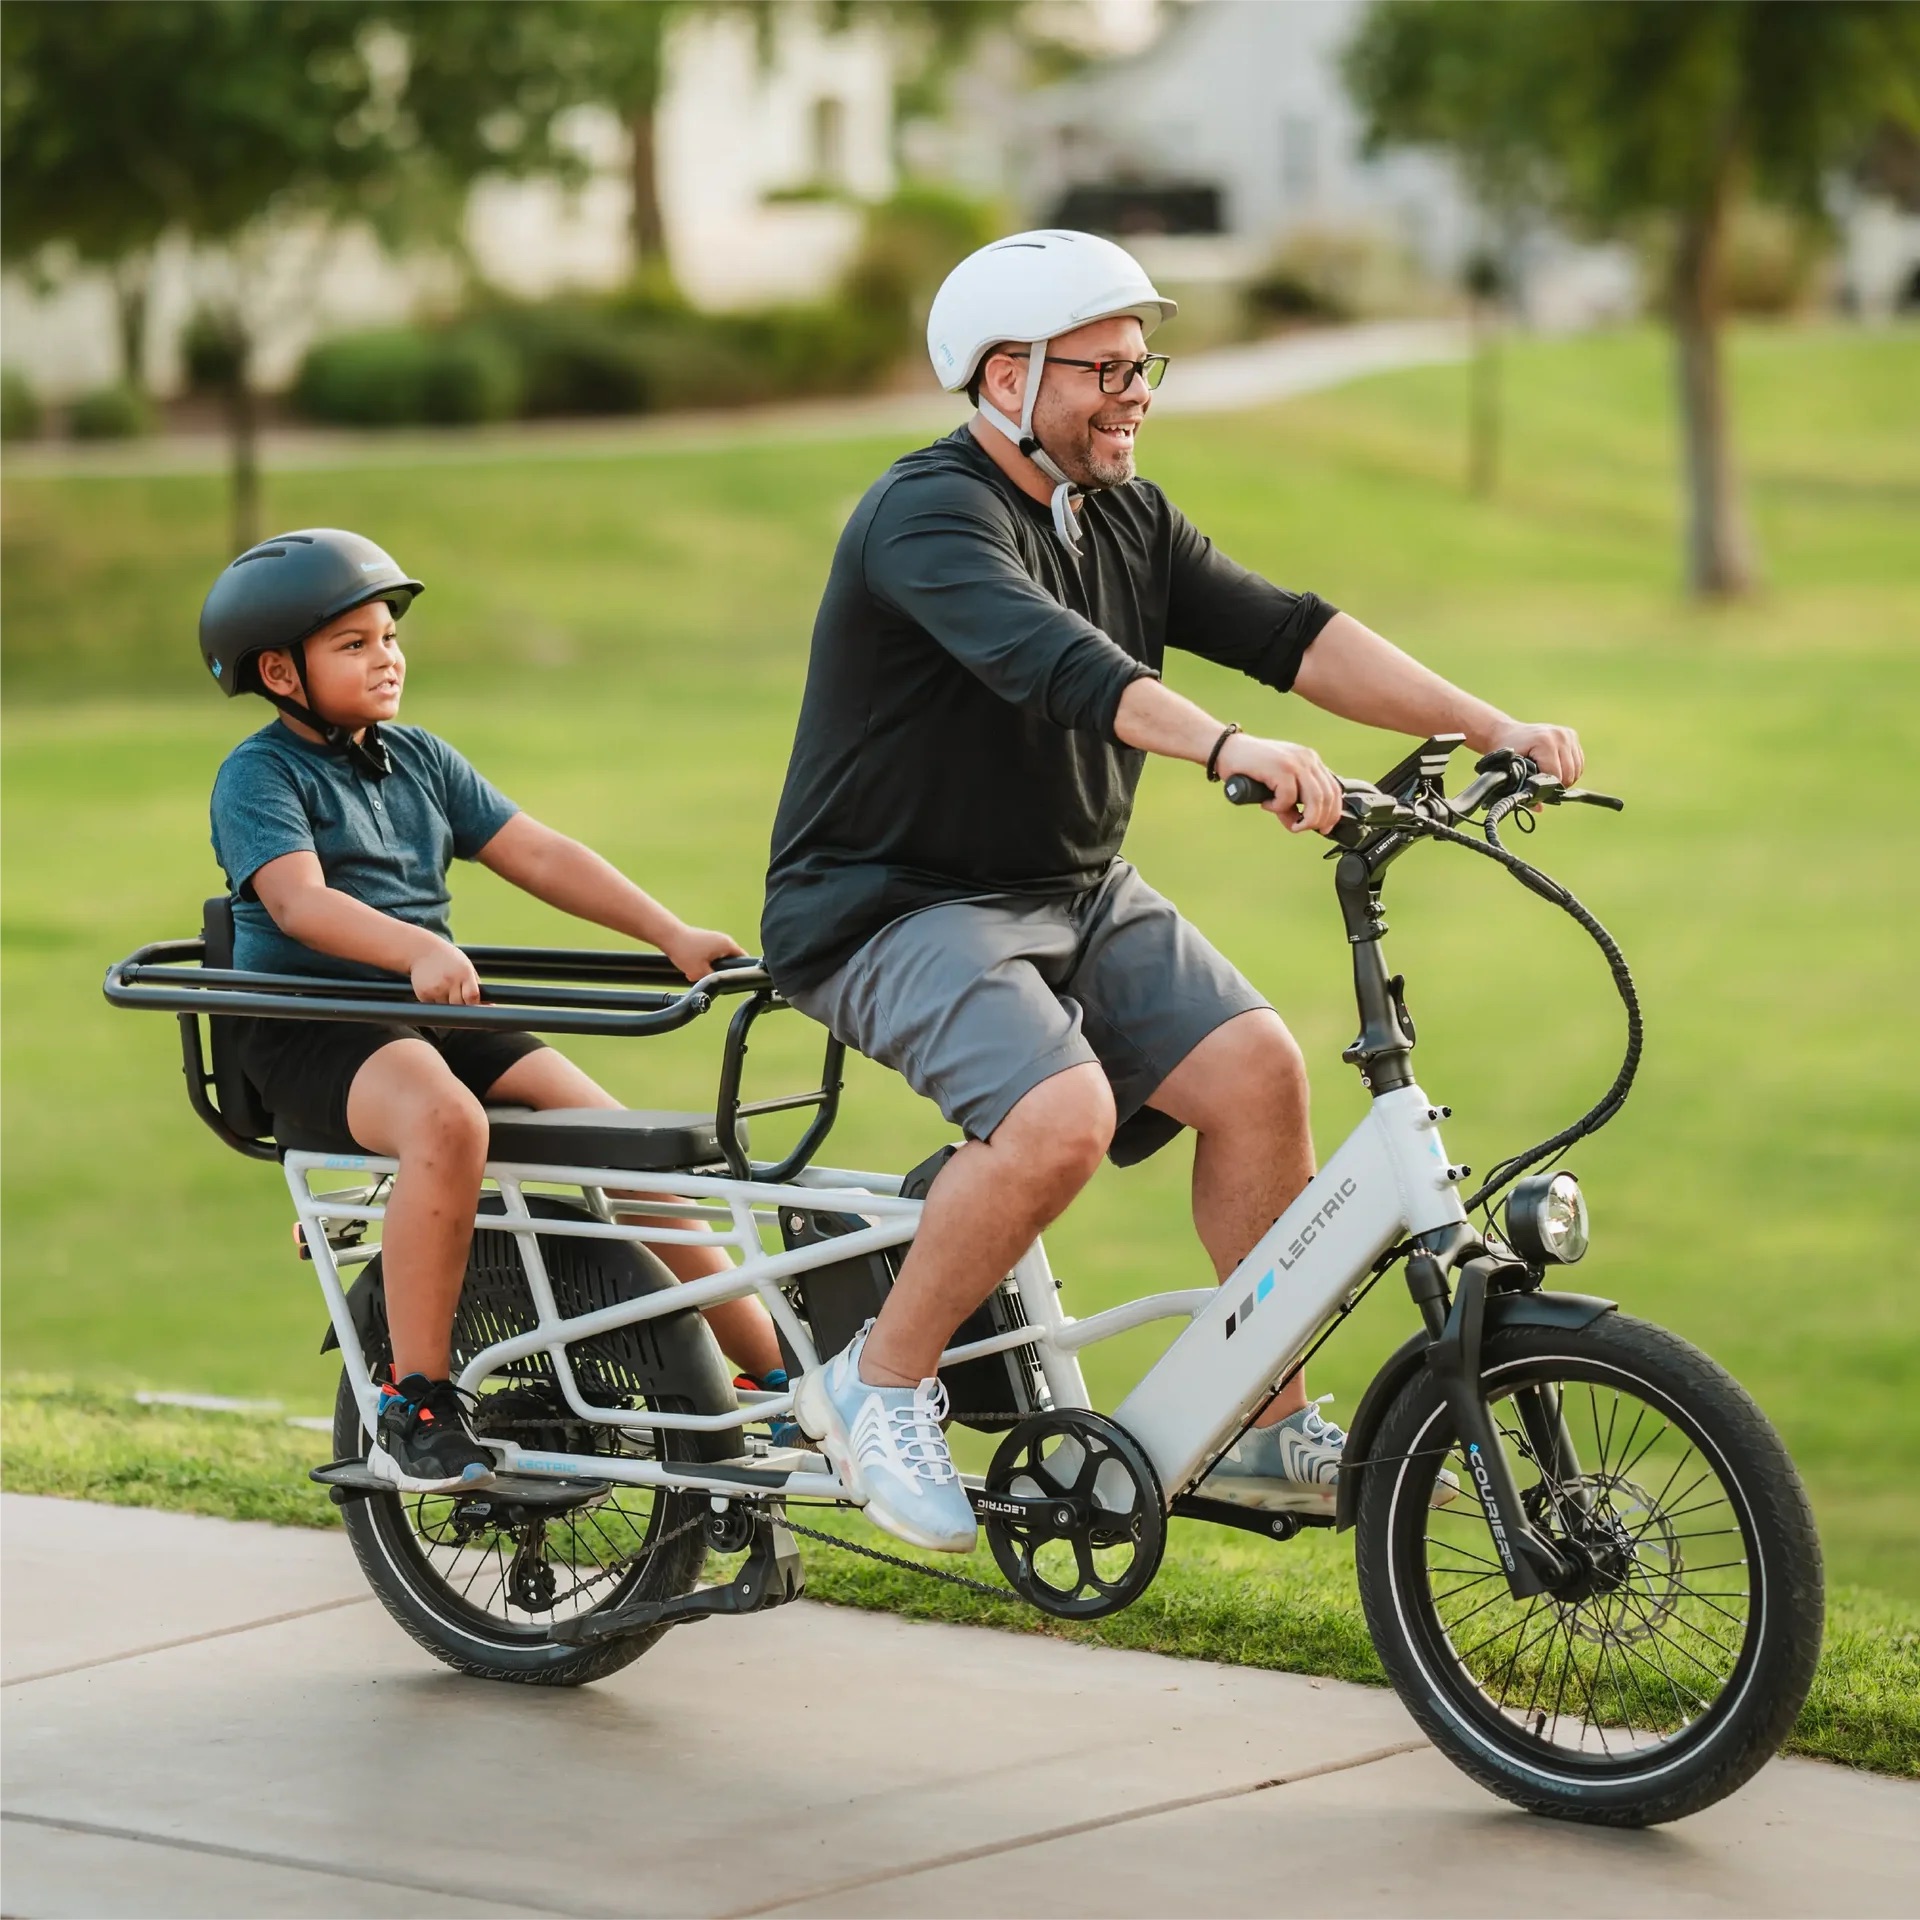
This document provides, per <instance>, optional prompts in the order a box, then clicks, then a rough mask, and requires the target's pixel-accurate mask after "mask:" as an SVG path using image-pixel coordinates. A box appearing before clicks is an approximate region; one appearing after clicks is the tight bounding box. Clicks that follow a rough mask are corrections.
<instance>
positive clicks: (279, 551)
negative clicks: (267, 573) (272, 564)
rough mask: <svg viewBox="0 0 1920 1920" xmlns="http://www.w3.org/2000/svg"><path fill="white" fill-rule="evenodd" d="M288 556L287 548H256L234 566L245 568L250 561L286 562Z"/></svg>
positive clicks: (243, 555)
mask: <svg viewBox="0 0 1920 1920" xmlns="http://www.w3.org/2000/svg"><path fill="white" fill-rule="evenodd" d="M286 554H287V550H286V548H285V547H255V548H254V550H253V551H252V552H251V553H243V554H242V555H241V556H240V558H239V559H238V560H236V561H235V562H234V563H233V564H234V565H235V566H236V567H244V566H245V565H246V564H247V562H248V561H249V560H284V559H285V558H286Z"/></svg>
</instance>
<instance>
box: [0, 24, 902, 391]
mask: <svg viewBox="0 0 1920 1920" xmlns="http://www.w3.org/2000/svg"><path fill="white" fill-rule="evenodd" d="M636 3H638V0H636ZM776 21H777V25H776V31H775V33H774V36H773V41H772V46H771V50H770V51H771V58H770V59H763V58H762V56H761V51H760V47H759V44H758V42H757V39H756V36H755V33H754V29H753V27H752V25H751V23H750V22H747V21H743V20H741V19H740V18H738V17H737V16H732V15H714V16H709V17H706V18H702V17H699V16H694V17H691V18H689V19H687V20H686V21H684V22H683V23H682V25H681V26H680V28H679V29H678V30H677V31H676V33H675V35H674V38H673V41H672V43H671V45H670V47H669V51H668V76H667V88H666V93H665V98H664V99H663V101H662V105H661V110H660V115H659V125H658V154H657V161H658V167H659V180H660V194H661V205H662V215H663V218H664V219H665V222H666V227H667V239H668V244H669V246H670V247H671V248H672V250H673V253H674V265H675V270H676V273H677V275H678V277H679V279H680V282H681V285H682V287H683V288H684V290H685V291H686V292H687V294H688V296H689V297H690V298H691V299H692V300H693V301H694V303H695V304H696V305H699V306H706V307H711V308H722V307H741V306H754V305H758V304H761V303H764V302H768V301H774V300H804V299H812V298H817V297H819V296H821V295H823V294H825V293H827V292H828V291H829V290H830V289H831V288H832V286H833V284H834V283H835V281H836V280H837V279H838V277H839V275H840V274H841V272H842V271H843V270H844V269H845V267H846V265H847V263H848V261H849V259H850V258H851V256H852V254H853V251H854V249H855V248H856V247H857V246H858V244H859V238H860V229H861V214H860V209H859V206H858V204H857V203H858V202H860V201H863V200H871V199H879V198H883V197H884V196H885V195H887V194H888V193H890V192H891V191H892V188H893V162H892V151H891V144H892V123H893V76H892V71H891V67H890V64H889V60H888V55H887V49H886V44H885V41H884V39H883V38H882V37H881V36H880V35H879V34H877V33H875V32H873V31H871V30H869V29H866V28H862V27H859V26H855V27H853V28H851V29H850V30H848V31H846V32H843V33H832V32H828V31H826V30H825V29H824V28H823V27H821V26H820V25H819V24H818V23H817V22H816V21H815V20H814V19H813V17H812V15H811V13H810V12H809V11H804V10H801V9H798V8H795V9H793V10H792V11H791V12H787V13H783V14H781V15H778V16H776ZM823 103H831V104H830V105H823ZM567 131H568V134H569V136H570V137H571V138H572V140H573V141H574V144H575V145H576V147H577V148H578V150H579V151H580V152H581V153H582V154H583V155H584V157H585V158H586V159H587V160H588V162H589V164H590V167H591V169H592V173H591V177H590V178H589V180H588V181H587V182H586V184H585V185H584V186H582V187H580V188H577V189H569V188H564V187H562V186H560V185H559V184H558V183H557V182H555V181H553V180H504V179H503V180H489V181H482V182H481V183H480V184H479V185H478V186H476V188H475V189H474V191H473V194H472V195H471V197H470V199H469V201H468V205H467V210H466V221H465V238H466V242H467V246H468V248H469V250H470V252H471V254H472V256H473V259H474V262H475V264H476V265H477V267H478V268H479V270H480V272H481V274H482V275H483V277H484V278H486V279H487V280H488V281H489V282H491V283H492V284H494V285H496V286H499V287H501V288H503V289H505V290H506V291H507V292H510V293H513V294H516V295H518V296H520V297H522V298H525V299H540V298H544V297H546V296H549V295H552V294H556V293H560V292H563V291H568V290H572V289H584V290H601V289H607V288H612V287H617V286H619V285H621V284H622V283H623V282H624V281H625V280H626V279H627V278H628V276H629V275H630V273H631V272H632V267H633V244H632V222H631V208H632V185H631V170H630V166H629V154H630V148H629V144H628V134H627V130H626V128H625V127H624V126H623V125H622V124H621V122H620V121H619V119H618V118H617V117H616V116H615V115H614V114H612V113H610V112H605V111H601V110H591V109H590V110H583V111H582V112H580V113H578V114H576V115H575V116H574V118H573V122H572V124H571V126H570V127H569V128H568V130H567ZM816 187H817V188H820V189H823V190H825V191H826V192H828V193H831V194H834V195H839V196H842V197H841V198H837V199H834V198H822V199H818V200H801V201H796V202H780V201H775V202H773V203H771V204H769V202H768V199H767V196H768V195H769V194H773V193H779V192H780V191H782V190H791V189H796V188H800V189H806V188H816ZM219 271H220V268H219V263H218V262H217V261H216V260H213V259H209V258H201V259H198V260H196V259H195V258H194V256H193V255H192V253H191V252H190V250H189V249H188V248H187V247H186V246H184V245H183V244H180V243H178V242H169V243H167V244H166V245H164V246H163V247H162V248H161V249H160V253H159V257H158V258H157V260H156V262H155V267H154V275H153V288H152V296H151V306H150V312H149V326H148V343H149V352H148V367H147V377H148V380H149V383H150V384H151V386H152V388H153V390H154V391H155V392H156V393H160V394H168V393H172V392H175V391H177V390H178V388H179V386H180V384H181V369H180V362H179V340H180V334H181V331H182V329H183V328H184V327H185V325H186V322H187V320H188V318H189V317H190V316H191V314H192V312H193V310H194V308H195V306H196V305H197V304H198V303H199V301H200V300H201V299H202V298H203V297H204V296H205V294H206V293H207V291H209V290H210V288H211V287H212V285H213V284H214V281H213V276H215V275H217V274H218V273H219ZM248 284H249V285H250V286H251V287H252V288H253V290H254V291H253V298H252V299H251V301H250V303H249V304H250V309H251V310H252V311H253V313H254V314H255V317H256V324H257V329H258V337H259V339H260V342H261V347H260V353H259V363H258V377H259V379H260V382H261V384H262V385H263V386H264V387H266V388H268V389H272V388H276V387H279V386H281V385H284V384H285V383H286V382H287V381H288V380H290V379H291V378H292V376H293V374H294V372H295V370H296V369H297V368H298V366H299V364H300V360H301V357H302V356H303V355H304V354H305V352H306V350H307V348H308V346H309V345H310V344H311V343H312V342H313V340H315V339H316V338H318V337H320V336H322V335H324V334H327V333H333V332H340V331H343V330H345V329H349V328H358V327H367V326H382V325H387V324H392V323H397V322H399V321H402V320H405V319H406V318H408V317H409V316H410V315H413V314H416V313H419V312H421V311H423V310H431V309H433V308H434V307H436V306H444V305H446V304H447V303H448V302H450V301H451V300H452V299H453V298H454V296H455V294H456V292H457V278H456V276H455V275H454V274H453V273H452V271H451V268H450V264H449V263H448V262H446V261H435V260H431V259H418V258H409V259H405V260H395V259H393V258H391V257H389V256H387V255H385V254H384V253H382V251H381V250H380V248H379V247H378V245H377V244H376V243H375V242H374V240H373V238H372V236H371V235H370V234H367V233H359V232H348V233H346V234H343V235H336V236H335V237H334V239H333V241H332V242H331V244H330V245H329V246H328V247H327V248H326V250H325V251H324V253H317V252H316V251H315V249H314V247H313V245H312V241H311V236H310V235H308V234H306V233H304V232H302V231H300V230H295V229H288V230H285V231H282V232H278V233H275V234H272V235H269V236H267V237H266V239H265V241H264V243H263V245H262V247H261V257H260V260H259V262H258V263H257V270H256V271H255V272H253V273H251V274H250V275H249V276H248ZM0 359H4V361H5V362H6V364H7V365H8V366H13V367H18V368H19V369H20V370H21V371H22V372H24V373H25V374H26V375H27V377H28V378H29V379H30V380H31V381H32V382H33V384H34V386H35V388H36V389H37V390H38V391H39V392H40V393H41V394H42V395H43V396H44V397H46V398H48V399H51V400H55V401H59V400H65V399H71V398H72V397H74V396H75V395H77V394H80V393H83V392H86V391H87V390H89V389H91V388H94V387H100V386H105V385H108V384H110V383H112V382H113V381H116V380H117V379H118V378H119V377H120V351H119V336H118V332H117V329H116V326H115V321H114V303H113V294H112V288H111V284H110V283H109V281H108V279H107V277H106V275H105V274H104V273H101V272H98V271H80V272H75V273H72V274H70V275H67V276H64V277H63V279H62V280H61V281H60V282H59V283H58V284H57V285H56V286H54V287H52V288H48V287H45V286H42V285H40V284H37V283H36V282H35V281H34V280H33V279H32V278H31V277H30V276H28V275H26V274H24V273H21V272H19V271H18V270H9V271H8V272H6V273H5V274H4V275H0Z"/></svg>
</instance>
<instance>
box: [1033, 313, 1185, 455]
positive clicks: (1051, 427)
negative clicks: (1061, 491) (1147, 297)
mask: <svg viewBox="0 0 1920 1920" xmlns="http://www.w3.org/2000/svg"><path fill="white" fill-rule="evenodd" d="M1146 350H1147V339H1146V334H1145V332H1144V330H1143V329H1142V327H1141V325H1140V322H1139V321H1138V320H1136V319H1135V318H1134V317H1133V316H1132V315H1131V314H1122V315H1121V316H1120V317H1119V318H1118V319H1117V320H1095V321H1092V322H1091V323H1089V324H1088V325H1087V326H1084V327H1076V328H1075V329H1074V330H1073V332H1071V333H1063V334H1061V335H1059V336H1058V337H1057V338H1056V339H1053V340H1049V341H1048V342H1047V359H1048V361H1049V362H1050V363H1051V362H1054V361H1056V360H1059V359H1067V360H1138V359H1139V358H1140V357H1141V356H1142V355H1143V354H1144V353H1145V352H1146ZM1032 371H1033V370H1032V369H1029V372H1030V373H1031V372H1032ZM1152 404H1153V395H1152V394H1150V393H1149V392H1148V391H1147V383H1146V382H1145V381H1144V380H1141V379H1139V378H1137V377H1136V378H1135V379H1134V380H1133V381H1132V382H1131V383H1130V384H1129V385H1128V387H1127V389H1126V391H1125V392H1124V393H1102V392H1101V391H1100V377H1099V375H1098V374H1096V373H1095V372H1094V371H1093V369H1092V368H1091V367H1063V366H1058V365H1053V364H1049V365H1048V366H1047V367H1046V368H1045V369H1044V378H1043V379H1042V380H1041V382H1040V398H1039V400H1038V401H1037V402H1036V403H1035V405H1034V409H1033V431H1034V433H1035V435H1036V436H1037V437H1038V439H1039V441H1040V444H1041V445H1042V446H1043V447H1045V448H1046V450H1047V451H1048V452H1049V453H1050V454H1052V455H1053V457H1054V459H1055V460H1056V461H1058V462H1059V465H1060V471H1061V472H1062V473H1064V474H1065V475H1066V476H1067V478H1068V479H1069V480H1071V481H1072V482H1073V483H1074V485H1075V486H1077V487H1084V488H1085V489H1086V490H1087V491H1088V492H1090V493H1091V492H1098V491H1099V490H1101V489H1102V488H1105V487H1124V486H1125V485H1126V484H1127V482H1128V481H1129V480H1131V479H1132V478H1133V475H1134V437H1135V435H1136V433H1137V432H1138V430H1139V427H1140V423H1141V421H1143V420H1144V419H1145V418H1146V417H1147V409H1148V407H1150V406H1151V405H1152ZM1014 417H1015V418H1016V419H1017V418H1018V417H1019V416H1018V414H1016V415H1015V416H1014Z"/></svg>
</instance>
